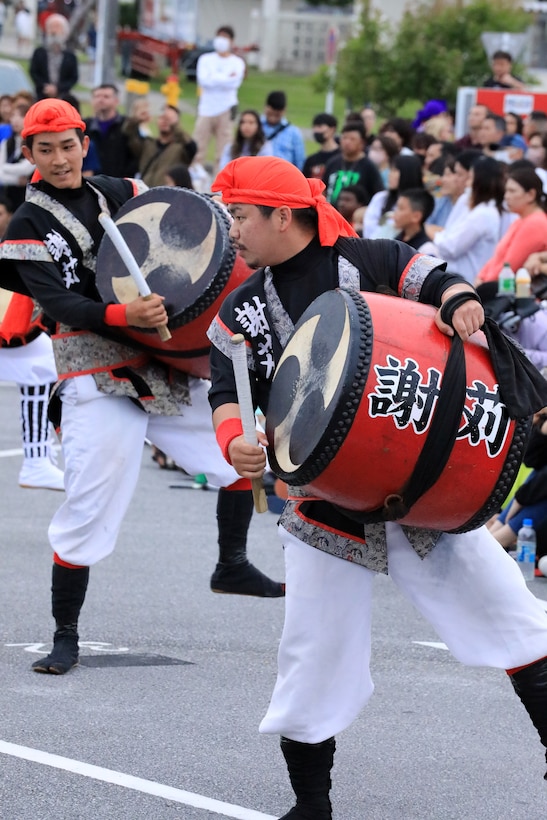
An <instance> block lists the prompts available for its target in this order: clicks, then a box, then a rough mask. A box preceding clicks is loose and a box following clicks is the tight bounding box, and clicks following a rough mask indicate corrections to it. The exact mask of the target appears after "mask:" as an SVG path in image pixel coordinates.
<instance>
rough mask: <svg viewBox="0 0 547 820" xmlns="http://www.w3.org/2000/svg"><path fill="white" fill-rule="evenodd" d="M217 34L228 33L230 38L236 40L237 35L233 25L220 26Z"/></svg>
mask: <svg viewBox="0 0 547 820" xmlns="http://www.w3.org/2000/svg"><path fill="white" fill-rule="evenodd" d="M216 34H217V35H218V34H227V35H228V37H229V38H230V40H235V36H236V34H235V31H234V30H233V28H232V27H231V26H220V28H217V30H216Z"/></svg>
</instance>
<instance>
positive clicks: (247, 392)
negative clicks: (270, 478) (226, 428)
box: [230, 333, 268, 513]
mask: <svg viewBox="0 0 547 820" xmlns="http://www.w3.org/2000/svg"><path fill="white" fill-rule="evenodd" d="M230 341H231V343H232V365H233V368H234V376H235V380H236V389H237V400H238V402H239V412H240V413H241V424H242V426H243V435H244V437H245V441H246V442H247V444H254V445H255V446H256V445H257V444H258V439H257V437H256V421H255V414H254V408H253V399H252V396H251V384H250V382H249V369H248V367H247V351H246V349H245V337H244V336H243V335H242V334H241V333H236V334H235V336H232V338H231V339H230ZM251 485H252V490H253V501H254V505H255V510H256V511H257V512H259V513H263V512H266V510H267V509H268V501H267V500H266V493H265V491H264V484H263V482H262V479H261V478H252V479H251Z"/></svg>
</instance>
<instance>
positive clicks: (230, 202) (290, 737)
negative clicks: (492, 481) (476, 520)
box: [209, 157, 547, 820]
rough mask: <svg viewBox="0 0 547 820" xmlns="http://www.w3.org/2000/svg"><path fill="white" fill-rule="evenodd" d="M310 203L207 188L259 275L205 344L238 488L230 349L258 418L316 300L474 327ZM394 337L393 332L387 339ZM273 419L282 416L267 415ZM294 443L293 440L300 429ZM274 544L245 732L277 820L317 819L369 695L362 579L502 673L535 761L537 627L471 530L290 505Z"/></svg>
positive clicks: (469, 294)
mask: <svg viewBox="0 0 547 820" xmlns="http://www.w3.org/2000/svg"><path fill="white" fill-rule="evenodd" d="M323 187H324V186H323V183H321V182H320V181H318V180H311V179H306V178H305V177H304V176H303V175H302V174H301V173H300V171H298V170H297V169H296V168H295V167H294V166H292V165H290V164H289V163H288V162H285V161H283V160H280V159H277V158H271V157H252V158H251V157H248V158H241V159H237V160H234V161H233V162H231V163H229V164H228V165H227V166H226V168H224V169H223V171H222V172H221V173H220V174H219V175H218V176H217V178H216V180H215V182H214V184H213V190H215V191H219V192H220V193H221V195H222V198H223V200H224V202H225V204H227V206H228V208H229V210H230V212H231V214H232V216H233V225H232V228H231V231H230V233H231V236H232V239H233V241H234V243H235V244H236V246H237V248H238V249H239V252H240V254H241V255H242V256H243V258H244V259H245V261H246V262H247V263H248V264H249V265H251V266H253V267H257V268H259V270H257V271H256V272H255V273H254V274H253V275H252V276H251V277H250V278H249V279H248V280H247V281H246V282H245V283H244V284H242V285H241V286H240V287H239V288H238V289H236V290H235V291H234V292H233V293H231V294H230V295H229V296H228V297H227V298H226V300H225V302H224V303H223V305H222V307H221V309H220V312H219V315H218V317H217V319H216V321H215V322H214V323H213V324H212V325H211V328H210V330H209V335H210V339H211V340H212V342H213V345H214V348H213V350H212V353H211V361H212V381H213V386H212V389H211V391H210V402H211V405H212V408H213V419H214V423H215V427H216V433H217V439H218V441H219V444H220V446H221V449H222V450H223V452H224V454H225V456H226V458H228V459H229V460H230V463H232V464H233V465H234V466H235V467H236V469H237V471H238V472H239V474H240V475H241V476H244V477H246V478H257V477H259V476H260V475H261V474H262V471H263V470H264V467H265V454H264V450H263V447H264V446H266V445H267V443H268V442H267V439H266V436H265V435H263V434H261V435H260V437H259V441H260V444H261V445H262V447H261V446H252V445H249V444H247V443H246V441H245V439H244V437H242V435H241V422H240V412H239V405H238V400H237V392H236V389H235V386H234V381H233V374H232V366H231V361H230V339H231V337H232V335H233V334H236V333H237V334H240V333H241V334H243V335H244V336H245V340H246V343H247V353H248V361H249V374H250V378H251V383H252V386H253V392H254V398H255V401H256V403H257V404H258V405H259V406H260V408H261V409H262V410H263V411H264V412H265V413H266V415H267V413H268V399H269V394H270V386H271V382H272V378H273V375H274V370H275V368H276V365H277V363H278V362H279V359H280V356H281V354H282V351H283V349H284V347H285V346H286V345H287V342H288V339H289V337H290V335H291V332H292V330H293V329H294V326H295V324H296V323H297V321H298V320H299V318H300V317H301V315H302V313H303V312H304V311H305V309H306V308H307V307H308V305H310V303H311V302H312V301H313V300H315V299H316V298H317V297H318V296H320V295H321V294H322V293H324V292H325V291H328V290H332V289H335V288H338V287H343V288H346V289H348V288H349V289H353V290H358V291H363V292H367V291H368V292H370V291H377V290H380V291H384V292H390V293H392V294H393V295H394V296H398V297H401V298H403V299H412V300H415V301H420V302H425V303H429V304H431V305H433V306H436V307H439V308H440V306H441V305H443V306H444V311H443V317H444V320H443V319H441V315H440V310H439V311H438V312H437V314H436V324H437V326H438V328H439V329H440V331H442V332H443V333H445V334H447V335H453V334H454V333H456V334H458V335H459V336H460V337H461V339H462V340H464V341H466V340H467V339H468V338H469V337H470V336H472V334H474V333H475V332H476V331H477V330H479V328H480V327H481V325H482V324H483V321H484V314H483V309H482V305H481V303H480V301H479V300H478V297H477V296H476V293H475V291H474V290H473V288H472V287H470V286H469V285H468V284H466V283H465V282H464V281H463V279H461V278H460V277H459V276H456V275H451V274H449V273H446V272H445V271H444V267H445V266H444V264H443V263H442V261H440V260H438V259H433V258H431V257H428V256H424V255H421V254H419V253H416V252H415V251H414V250H413V249H412V248H410V247H409V246H408V245H405V244H403V243H401V242H397V241H395V240H376V241H370V240H362V239H358V238H354V234H353V231H352V229H351V227H350V226H349V225H348V223H346V222H345V221H344V220H343V219H342V217H341V216H340V215H339V214H338V213H337V212H336V211H335V209H334V208H332V207H331V206H330V205H329V204H328V203H327V202H326V200H325V198H324V196H323ZM365 295H366V293H365ZM397 333H398V328H397V327H394V328H393V335H394V338H397ZM327 365H328V363H325V366H327ZM283 401H284V402H285V403H288V402H290V397H289V396H285V397H284V398H283ZM289 413H290V411H289V410H288V409H287V407H284V408H283V414H282V415H287V416H288V415H289ZM313 421H314V420H313V419H310V423H312V422H313ZM299 429H300V431H301V432H302V431H303V430H304V429H305V424H303V423H302V421H301V420H300V422H299ZM362 467H363V472H364V475H365V479H364V480H367V481H369V482H371V481H374V476H373V475H369V476H366V469H367V465H366V464H363V465H362ZM279 532H280V536H281V540H282V542H283V546H284V554H285V564H286V584H287V587H286V615H285V625H284V629H283V634H282V638H281V645H280V649H279V657H278V677H277V682H276V685H275V688H274V692H273V696H272V699H271V702H270V706H269V708H268V711H267V713H266V716H265V717H264V719H263V721H262V723H261V726H260V731H261V732H265V733H273V734H279V735H281V749H282V752H283V755H284V757H285V760H286V763H287V767H288V771H289V777H290V781H291V785H292V787H293V790H294V792H295V794H296V804H295V806H294V807H293V808H292V809H290V811H289V812H288V813H287V814H285V815H283V817H284V818H291V820H330V818H331V817H332V816H333V815H332V808H331V802H330V798H329V791H330V786H331V768H332V765H333V755H334V749H335V738H334V736H335V735H336V734H337V733H338V732H340V731H342V730H343V729H345V728H346V727H347V726H348V725H349V724H350V723H351V722H352V721H353V720H354V719H355V718H356V717H357V715H358V714H359V712H360V710H361V709H362V707H363V706H364V705H365V704H366V702H367V701H368V700H369V698H370V696H371V694H372V690H373V684H372V680H371V676H370V670H369V660H370V645H371V637H370V631H371V623H370V622H371V598H372V583H373V579H374V575H375V572H376V571H384V572H388V573H389V575H391V577H392V579H393V581H394V583H395V584H396V585H397V586H398V587H399V588H400V589H401V591H402V592H403V593H404V594H405V596H406V597H408V598H409V599H410V601H412V603H413V604H414V605H415V606H416V608H417V609H418V610H419V611H420V612H421V613H422V615H423V616H424V617H425V618H426V619H427V620H428V621H429V622H430V623H431V624H432V626H433V627H434V628H435V629H436V631H437V632H438V634H439V636H440V638H441V640H443V641H444V642H445V643H446V644H447V645H448V647H449V649H450V651H451V652H452V654H453V655H454V656H455V657H456V658H457V659H458V660H459V661H461V662H462V663H465V664H469V665H477V666H492V667H497V668H499V669H502V670H506V671H507V672H508V674H509V675H510V679H511V682H512V684H513V686H514V688H515V690H516V692H517V693H518V695H519V696H520V698H521V700H522V702H523V703H524V705H525V707H526V709H527V710H528V712H529V714H530V717H531V719H532V722H533V723H534V726H535V727H536V729H537V730H538V732H539V735H540V738H541V741H542V743H543V745H544V746H547V614H546V613H545V611H544V609H543V607H542V606H541V605H540V603H539V601H538V600H537V599H536V598H535V597H534V596H533V595H532V594H531V593H530V592H529V591H528V589H527V588H526V585H525V583H524V582H523V579H522V577H521V574H520V572H519V569H518V567H517V566H516V564H515V562H514V561H513V560H512V559H511V558H510V557H509V556H508V555H507V554H506V553H505V552H504V551H503V550H500V548H499V545H498V544H497V543H496V541H495V540H494V539H493V538H492V537H491V535H490V533H489V532H488V530H487V529H486V527H481V528H479V529H476V530H473V531H471V532H467V533H464V534H447V533H442V532H433V531H431V530H425V529H416V528H410V527H405V526H401V525H399V524H397V523H395V522H394V521H389V522H387V523H383V522H382V523H376V524H372V525H363V524H362V523H357V522H355V521H354V520H352V519H350V518H348V517H346V516H345V515H344V514H343V513H342V512H341V511H340V509H337V508H335V507H334V506H333V505H332V504H330V503H329V502H327V501H322V500H317V499H313V498H308V499H306V498H293V499H292V500H289V501H288V503H287V504H286V506H285V509H284V511H283V513H282V515H281V519H280V526H279ZM352 547H354V548H355V549H352ZM356 556H357V557H356ZM342 557H345V558H348V559H349V560H342ZM363 812H364V813H365V814H366V807H363Z"/></svg>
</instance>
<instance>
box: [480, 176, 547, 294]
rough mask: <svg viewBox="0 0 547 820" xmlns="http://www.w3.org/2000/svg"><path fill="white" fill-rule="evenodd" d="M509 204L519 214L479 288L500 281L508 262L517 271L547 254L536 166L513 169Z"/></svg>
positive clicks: (545, 218) (507, 197)
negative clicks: (537, 255) (533, 256)
mask: <svg viewBox="0 0 547 820" xmlns="http://www.w3.org/2000/svg"><path fill="white" fill-rule="evenodd" d="M505 204H506V206H507V208H508V209H509V210H510V211H511V212H512V213H515V214H517V216H518V219H516V220H515V222H513V224H512V225H511V226H510V227H509V229H508V230H507V232H506V233H505V235H504V236H503V237H502V238H501V240H500V241H499V242H498V244H497V245H496V249H495V251H494V254H493V256H492V257H491V259H490V260H489V261H488V262H486V264H485V265H483V267H482V268H481V270H480V271H479V274H478V276H477V280H476V284H481V283H482V282H493V281H497V278H498V276H499V273H500V271H501V269H502V267H503V265H504V263H505V262H508V263H509V264H510V265H511V268H512V269H513V270H514V271H517V270H518V269H519V268H520V267H522V266H523V265H524V263H525V262H526V260H527V259H528V257H529V256H530V254H531V253H534V252H538V251H545V250H547V214H546V213H545V194H544V193H543V185H542V182H541V179H540V178H539V176H538V175H537V174H536V172H535V169H534V167H533V165H532V164H531V163H529V162H527V161H526V160H521V161H520V162H519V163H515V165H512V166H509V169H508V173H507V180H506V183H505Z"/></svg>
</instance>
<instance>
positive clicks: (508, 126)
mask: <svg viewBox="0 0 547 820" xmlns="http://www.w3.org/2000/svg"><path fill="white" fill-rule="evenodd" d="M523 128H524V120H523V119H522V117H521V116H520V114H515V112H514V111H508V112H507V113H506V115H505V133H506V134H507V136H509V137H512V136H513V134H520V135H521V136H522V131H523Z"/></svg>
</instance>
